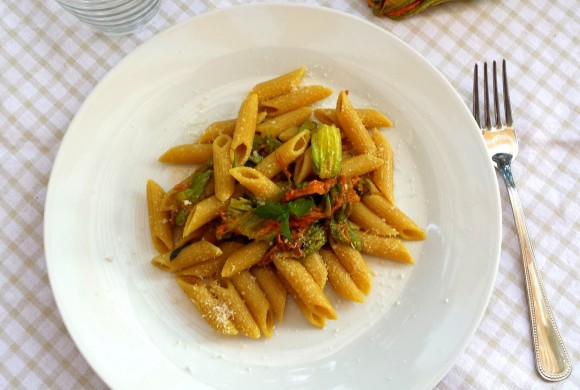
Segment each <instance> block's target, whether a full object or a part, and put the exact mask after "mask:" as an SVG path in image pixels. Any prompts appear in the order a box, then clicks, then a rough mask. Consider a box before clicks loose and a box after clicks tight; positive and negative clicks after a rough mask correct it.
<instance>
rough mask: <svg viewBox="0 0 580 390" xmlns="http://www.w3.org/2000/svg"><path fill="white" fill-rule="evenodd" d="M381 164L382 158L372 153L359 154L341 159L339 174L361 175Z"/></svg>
mask: <svg viewBox="0 0 580 390" xmlns="http://www.w3.org/2000/svg"><path fill="white" fill-rule="evenodd" d="M381 165H383V160H381V159H380V158H378V157H375V156H373V155H372V154H359V155H357V156H354V157H350V158H348V159H346V160H343V161H342V164H341V167H340V174H341V175H343V176H346V177H355V176H362V175H364V174H366V173H369V172H372V171H374V170H375V169H377V168H379V167H380V166H381Z"/></svg>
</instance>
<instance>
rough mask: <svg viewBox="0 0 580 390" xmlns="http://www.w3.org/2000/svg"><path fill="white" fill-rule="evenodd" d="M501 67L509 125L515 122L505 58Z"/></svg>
mask: <svg viewBox="0 0 580 390" xmlns="http://www.w3.org/2000/svg"><path fill="white" fill-rule="evenodd" d="M501 68H502V78H503V102H504V103H503V104H504V109H505V122H506V125H507V126H511V125H512V124H513V122H512V108H511V104H510V94H509V91H508V82H507V72H506V64H505V58H504V59H503V61H502V64H501Z"/></svg>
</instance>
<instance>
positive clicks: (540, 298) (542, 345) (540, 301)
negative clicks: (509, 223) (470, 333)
mask: <svg viewBox="0 0 580 390" xmlns="http://www.w3.org/2000/svg"><path fill="white" fill-rule="evenodd" d="M510 157H511V156H510ZM501 160H502V159H501V158H498V159H496V160H495V161H496V163H497V168H498V170H499V171H500V172H501V175H502V177H503V179H504V182H505V185H506V187H507V191H508V194H509V198H510V202H511V206H512V211H513V213H514V218H515V221H516V229H517V233H518V239H519V241H520V249H521V252H522V260H523V263H524V273H525V277H526V291H527V296H528V305H529V310H530V318H531V323H532V336H533V341H534V354H535V357H536V368H537V370H538V373H539V374H540V376H541V377H542V378H544V379H545V380H548V381H554V382H555V381H560V380H563V379H565V378H567V377H568V376H569V375H570V373H571V372H572V365H571V364H570V359H569V358H568V353H567V352H566V347H565V345H564V342H563V341H562V337H561V336H560V332H559V331H558V327H557V326H556V322H555V321H554V316H553V314H552V309H551V308H550V303H549V302H548V297H547V296H546V293H545V291H544V285H543V283H542V278H541V276H540V272H539V270H538V268H537V266H536V259H535V257H534V251H533V249H532V243H531V242H530V238H529V236H528V229H527V227H526V222H525V217H524V210H523V207H522V203H521V200H520V197H519V195H518V192H517V190H516V185H515V182H514V179H513V176H512V172H511V165H510V162H511V161H510V160H511V158H509V159H508V160H507V161H501Z"/></svg>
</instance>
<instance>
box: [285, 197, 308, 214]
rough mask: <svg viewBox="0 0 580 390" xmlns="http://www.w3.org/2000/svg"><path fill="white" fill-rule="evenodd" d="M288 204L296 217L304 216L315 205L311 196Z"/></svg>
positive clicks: (289, 209)
mask: <svg viewBox="0 0 580 390" xmlns="http://www.w3.org/2000/svg"><path fill="white" fill-rule="evenodd" d="M286 206H287V208H288V211H289V212H290V213H291V214H293V215H295V216H296V217H302V216H303V215H306V214H307V213H308V212H309V211H310V209H311V208H312V207H314V201H313V200H312V199H311V198H299V199H296V200H293V201H291V202H288V203H287V205H286Z"/></svg>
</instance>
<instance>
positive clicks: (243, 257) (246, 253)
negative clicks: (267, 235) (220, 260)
mask: <svg viewBox="0 0 580 390" xmlns="http://www.w3.org/2000/svg"><path fill="white" fill-rule="evenodd" d="M269 246H270V245H269V244H268V243H267V242H265V241H252V242H251V243H249V244H247V245H244V246H243V247H241V248H239V249H238V250H236V251H235V252H234V253H232V254H231V255H230V257H228V260H227V261H226V263H225V264H224V268H223V269H222V276H223V277H224V278H228V277H231V276H234V275H235V274H237V273H238V272H241V271H243V270H246V269H248V268H250V267H251V266H253V265H254V264H256V263H258V262H259V261H260V260H262V258H263V257H264V255H265V254H266V251H267V250H268V247H269Z"/></svg>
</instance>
